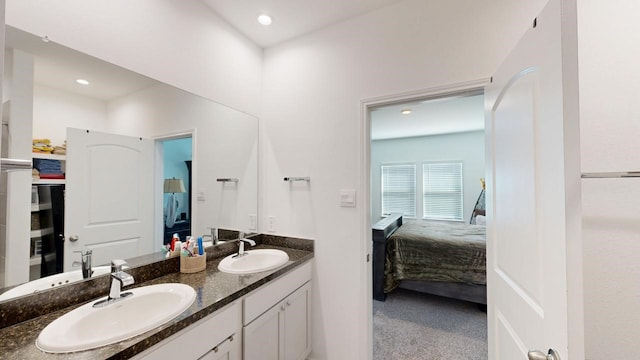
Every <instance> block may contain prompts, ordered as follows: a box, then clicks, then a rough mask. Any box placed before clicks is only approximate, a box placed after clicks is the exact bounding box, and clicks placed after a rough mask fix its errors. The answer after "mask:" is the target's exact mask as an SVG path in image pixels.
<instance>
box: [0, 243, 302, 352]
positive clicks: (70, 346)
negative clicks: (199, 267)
mask: <svg viewBox="0 0 640 360" xmlns="http://www.w3.org/2000/svg"><path fill="white" fill-rule="evenodd" d="M252 239H253V240H254V241H255V242H256V245H255V246H252V247H250V248H248V249H247V251H246V252H245V253H248V254H249V255H245V256H240V257H232V256H233V255H234V254H235V253H238V242H237V241H232V242H229V243H226V244H223V245H219V246H216V247H211V248H207V266H206V269H205V270H204V271H201V272H197V273H181V272H180V264H179V258H172V259H167V260H161V261H153V262H151V263H149V264H146V265H142V266H135V264H131V267H130V268H129V269H127V270H126V272H127V274H131V276H133V277H134V278H135V284H134V285H131V286H127V287H124V288H122V290H121V294H123V295H124V294H125V293H126V292H130V293H132V294H133V295H130V296H127V298H123V300H121V301H115V302H113V303H111V304H108V305H106V306H104V307H99V308H96V307H95V306H93V305H94V304H95V303H96V302H98V301H99V300H100V299H102V298H105V296H106V295H107V293H108V292H109V284H110V281H111V277H109V276H101V277H98V278H95V279H91V280H89V281H85V282H80V283H77V284H69V285H66V286H62V287H59V288H56V289H52V290H49V291H45V292H41V293H37V294H34V295H30V296H26V297H22V298H17V299H15V300H10V301H6V302H3V303H0V322H1V325H2V328H0V359H25V360H27V359H54V358H60V357H63V358H65V359H130V358H134V359H166V358H172V357H176V358H182V359H247V360H248V359H285V358H286V359H304V358H305V357H306V356H307V355H308V354H309V352H310V350H311V338H310V316H311V314H310V309H311V306H310V305H311V282H310V281H311V264H312V259H313V242H312V241H310V240H304V239H295V238H283V237H276V236H267V235H257V236H255V237H253V238H252ZM251 242H253V241H251ZM287 257H288V259H287ZM265 269H267V270H265ZM221 270H223V271H221ZM96 294H98V296H96ZM46 299H49V300H50V301H48V302H47V304H46V305H45V306H42V305H36V304H42V302H43V300H45V301H46ZM134 299H135V300H134ZM132 300H134V301H132ZM34 307H36V308H34ZM121 339H122V340H121ZM36 340H37V345H36ZM114 341H115V342H114ZM107 343H108V345H102V344H107ZM41 349H44V350H46V352H45V351H42V350H41ZM84 349H86V350H84ZM68 351H72V352H68ZM51 352H60V353H62V354H56V353H51Z"/></svg>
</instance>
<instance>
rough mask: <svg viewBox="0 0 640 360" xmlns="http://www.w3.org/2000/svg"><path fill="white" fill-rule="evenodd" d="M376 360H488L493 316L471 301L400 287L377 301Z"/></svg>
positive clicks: (374, 354)
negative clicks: (488, 322)
mask: <svg viewBox="0 0 640 360" xmlns="http://www.w3.org/2000/svg"><path fill="white" fill-rule="evenodd" d="M373 343H374V348H373V358H374V359H375V360H440V359H442V360H445V359H446V360H486V359H487V316H486V313H484V312H482V311H480V310H479V309H478V307H477V306H476V305H475V304H473V303H469V302H466V301H460V300H455V299H449V298H444V297H440V296H435V295H428V294H421V293H417V292H413V291H409V290H404V289H397V290H395V291H393V292H392V293H391V294H389V296H388V297H387V300H386V301H385V302H381V301H376V300H374V301H373Z"/></svg>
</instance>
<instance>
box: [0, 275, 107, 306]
mask: <svg viewBox="0 0 640 360" xmlns="http://www.w3.org/2000/svg"><path fill="white" fill-rule="evenodd" d="M109 271H111V267H110V266H98V267H94V268H93V275H92V277H95V276H98V275H103V274H108V273H109ZM80 280H82V270H73V271H68V272H64V273H60V274H55V275H50V276H47V277H43V278H40V279H36V280H32V281H29V282H28V283H24V284H22V285H20V286H16V287H14V288H12V289H11V290H8V291H5V292H3V293H2V294H0V301H3V300H9V299H12V298H14V297H18V296H23V295H29V294H34V293H37V292H39V291H44V290H49V289H53V288H55V287H57V286H60V285H65V284H70V283H73V282H76V281H80Z"/></svg>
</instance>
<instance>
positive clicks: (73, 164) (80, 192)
mask: <svg viewBox="0 0 640 360" xmlns="http://www.w3.org/2000/svg"><path fill="white" fill-rule="evenodd" d="M67 147H68V149H67V154H68V155H67V202H66V216H65V232H66V235H67V241H66V242H65V256H64V259H65V271H68V270H71V269H72V266H71V265H72V263H73V261H74V260H75V261H77V260H78V254H74V253H73V251H77V250H81V249H92V250H93V259H92V262H93V264H94V265H101V264H108V263H109V262H110V261H111V260H112V259H126V258H130V257H134V256H138V255H143V254H148V253H151V252H152V251H153V248H154V247H153V241H152V240H153V238H152V234H153V217H152V216H153V171H152V169H153V142H152V141H151V140H148V139H142V138H135V137H130V136H122V135H115V134H107V133H101V132H96V131H86V130H80V129H68V130H67ZM72 235H77V236H78V239H79V240H78V241H75V242H71V241H69V240H68V239H69V237H70V236H72Z"/></svg>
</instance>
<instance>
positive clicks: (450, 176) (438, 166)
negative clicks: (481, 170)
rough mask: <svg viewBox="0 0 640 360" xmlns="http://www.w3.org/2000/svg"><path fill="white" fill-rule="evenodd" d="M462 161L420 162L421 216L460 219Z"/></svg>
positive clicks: (437, 218) (436, 218) (438, 218)
mask: <svg viewBox="0 0 640 360" xmlns="http://www.w3.org/2000/svg"><path fill="white" fill-rule="evenodd" d="M462 194H463V193H462V162H453V163H425V164H422V217H424V218H425V219H435V220H458V221H462Z"/></svg>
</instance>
